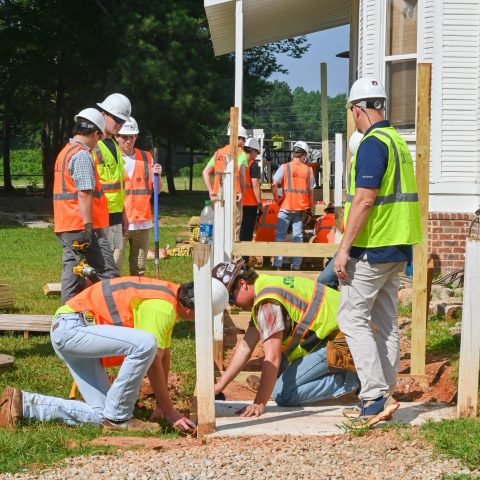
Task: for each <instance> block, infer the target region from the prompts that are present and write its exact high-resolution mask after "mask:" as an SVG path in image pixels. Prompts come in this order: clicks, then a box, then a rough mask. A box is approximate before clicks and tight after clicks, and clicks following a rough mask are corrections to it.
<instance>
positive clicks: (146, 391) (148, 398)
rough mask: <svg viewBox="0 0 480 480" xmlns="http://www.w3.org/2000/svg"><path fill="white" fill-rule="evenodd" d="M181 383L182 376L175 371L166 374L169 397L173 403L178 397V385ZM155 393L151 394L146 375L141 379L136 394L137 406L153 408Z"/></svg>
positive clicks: (151, 390)
mask: <svg viewBox="0 0 480 480" xmlns="http://www.w3.org/2000/svg"><path fill="white" fill-rule="evenodd" d="M182 383H183V378H182V377H181V376H179V375H177V374H175V373H172V372H170V373H169V374H168V391H169V392H170V399H171V400H172V402H173V403H174V404H175V403H176V402H177V401H178V399H179V397H180V394H179V391H180V386H181V385H182ZM156 404H157V403H156V401H155V395H154V394H153V389H152V386H151V385H150V381H149V380H148V378H147V377H145V378H144V379H143V382H142V385H141V386H140V392H139V394H138V400H137V407H139V408H147V409H150V410H153V409H154V408H155V406H156Z"/></svg>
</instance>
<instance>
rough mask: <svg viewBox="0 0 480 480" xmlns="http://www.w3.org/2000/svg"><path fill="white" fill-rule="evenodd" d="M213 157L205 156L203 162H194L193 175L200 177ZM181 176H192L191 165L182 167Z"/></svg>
mask: <svg viewBox="0 0 480 480" xmlns="http://www.w3.org/2000/svg"><path fill="white" fill-rule="evenodd" d="M210 158H211V157H207V158H205V159H204V160H203V161H202V162H199V163H194V164H193V176H194V177H200V176H201V175H202V172H203V169H204V168H205V167H206V166H207V163H208V162H209V160H210ZM179 173H180V176H181V177H187V178H189V177H190V167H182V168H180V170H179Z"/></svg>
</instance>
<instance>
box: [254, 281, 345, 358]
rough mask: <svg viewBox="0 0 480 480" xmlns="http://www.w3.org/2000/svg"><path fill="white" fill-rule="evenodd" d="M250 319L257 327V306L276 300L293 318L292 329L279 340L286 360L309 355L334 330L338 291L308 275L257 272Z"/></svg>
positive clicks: (338, 297)
mask: <svg viewBox="0 0 480 480" xmlns="http://www.w3.org/2000/svg"><path fill="white" fill-rule="evenodd" d="M254 289H255V300H254V303H253V308H252V319H253V322H254V323H255V326H256V328H257V330H259V328H258V324H257V314H256V308H255V307H256V306H257V305H258V304H259V303H260V302H262V301H263V300H276V301H277V302H279V303H280V304H281V305H283V307H284V308H285V310H286V311H287V313H288V315H289V316H290V318H291V319H292V322H293V325H292V332H291V334H290V335H289V336H288V337H287V338H284V340H283V342H282V352H283V353H284V354H285V355H287V358H288V360H289V361H293V360H295V359H297V358H300V357H303V356H305V355H308V353H309V352H311V351H312V350H314V349H315V348H316V347H317V346H318V345H319V344H320V342H321V340H323V339H324V338H326V337H328V335H330V334H331V333H332V332H333V331H334V330H338V323H337V313H338V306H339V302H340V293H339V292H337V291H336V290H334V289H332V288H329V287H326V286H325V285H322V284H321V283H318V282H316V281H314V280H311V279H309V278H302V277H289V276H287V277H280V276H276V275H260V276H259V277H258V279H257V281H256V282H255V285H254Z"/></svg>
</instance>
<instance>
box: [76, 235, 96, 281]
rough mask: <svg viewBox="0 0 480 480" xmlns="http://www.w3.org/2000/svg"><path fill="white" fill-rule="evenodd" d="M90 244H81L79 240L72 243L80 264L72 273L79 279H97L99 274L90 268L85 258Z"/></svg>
mask: <svg viewBox="0 0 480 480" xmlns="http://www.w3.org/2000/svg"><path fill="white" fill-rule="evenodd" d="M88 245H89V242H84V243H79V242H78V240H74V241H73V242H72V248H73V251H74V252H75V253H76V255H77V257H78V263H77V265H75V266H74V267H73V268H72V271H73V273H74V274H75V275H78V276H79V277H88V278H90V277H95V276H96V275H97V272H96V271H95V269H94V268H93V267H92V266H90V265H89V264H88V263H87V262H86V260H85V256H84V252H85V250H87V248H88Z"/></svg>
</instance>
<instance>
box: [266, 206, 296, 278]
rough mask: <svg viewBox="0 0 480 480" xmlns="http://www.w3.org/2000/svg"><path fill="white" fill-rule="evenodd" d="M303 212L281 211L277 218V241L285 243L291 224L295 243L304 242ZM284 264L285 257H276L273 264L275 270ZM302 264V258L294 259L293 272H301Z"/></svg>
mask: <svg viewBox="0 0 480 480" xmlns="http://www.w3.org/2000/svg"><path fill="white" fill-rule="evenodd" d="M302 216H303V212H302V211H299V212H287V211H286V210H282V209H280V211H279V212H278V218H277V228H276V229H275V241H276V242H283V240H284V239H285V236H286V235H287V230H288V227H289V226H290V224H292V233H293V241H294V242H300V243H301V242H303V225H302ZM282 263H283V257H275V260H274V262H273V267H274V268H281V266H282ZM301 264H302V257H293V258H292V270H300V265H301Z"/></svg>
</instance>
